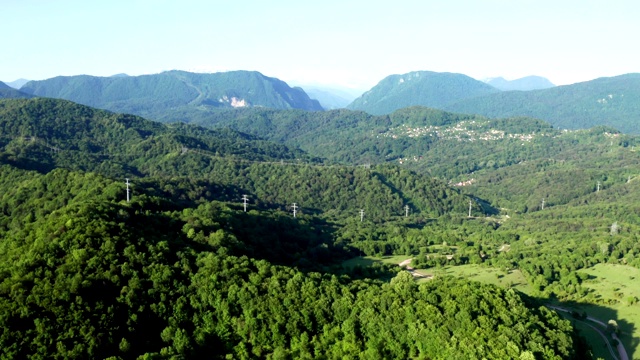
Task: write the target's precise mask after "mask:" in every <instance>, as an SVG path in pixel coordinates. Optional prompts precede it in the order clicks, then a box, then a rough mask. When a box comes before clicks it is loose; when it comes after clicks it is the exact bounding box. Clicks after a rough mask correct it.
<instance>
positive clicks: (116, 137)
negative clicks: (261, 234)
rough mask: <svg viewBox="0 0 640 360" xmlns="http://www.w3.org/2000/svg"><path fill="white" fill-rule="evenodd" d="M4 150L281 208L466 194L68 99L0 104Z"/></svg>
mask: <svg viewBox="0 0 640 360" xmlns="http://www.w3.org/2000/svg"><path fill="white" fill-rule="evenodd" d="M0 131H2V134H3V138H2V141H3V143H2V145H3V148H2V150H3V153H2V154H1V156H2V158H3V159H5V161H6V162H8V163H13V164H16V165H17V166H22V167H25V168H29V169H37V170H40V171H43V172H46V171H50V170H51V169H53V168H56V167H65V168H69V169H77V170H84V171H96V172H99V173H101V174H104V175H108V176H113V177H122V178H124V177H126V176H136V177H139V176H163V177H175V176H186V177H190V178H194V179H206V181H207V182H209V183H212V184H218V185H229V186H232V188H233V189H235V190H232V189H228V191H229V192H230V193H229V194H219V196H221V199H227V198H228V197H227V196H236V199H237V198H238V197H239V196H240V195H241V194H239V192H241V191H244V192H246V193H247V194H249V195H251V196H252V201H259V202H262V203H268V204H277V205H278V206H285V205H290V204H291V203H293V202H296V203H298V205H299V206H301V210H302V209H304V210H305V211H312V212H313V211H320V212H325V211H329V210H332V211H334V212H341V211H349V212H352V213H353V214H354V216H355V214H356V212H357V211H358V210H359V209H361V208H366V209H367V213H368V215H369V216H372V217H377V218H380V217H386V216H391V215H399V214H401V213H402V211H403V207H404V206H405V205H410V206H412V208H413V209H414V211H416V212H417V213H421V214H423V215H424V216H434V215H439V214H443V213H446V212H450V211H456V212H464V209H465V207H466V205H465V203H466V200H465V197H463V196H461V195H459V194H457V191H455V190H452V189H451V188H449V187H448V186H447V185H446V184H445V183H443V182H441V181H438V180H433V179H431V178H429V177H426V176H421V175H418V174H416V173H413V172H410V171H405V170H399V169H396V168H393V167H388V166H387V167H384V166H383V167H373V168H371V169H366V168H364V167H355V166H350V167H345V166H325V165H323V164H320V163H317V162H316V161H317V160H314V159H312V158H311V157H309V156H308V155H306V154H304V153H302V152H301V151H299V150H297V151H291V150H289V149H288V148H287V147H285V146H283V145H277V144H274V143H271V142H268V141H264V140H260V139H256V138H254V137H252V136H249V135H245V134H242V133H238V132H235V131H232V130H228V129H218V130H207V129H204V128H201V127H196V126H190V125H184V124H172V125H162V124H159V123H155V122H151V121H148V120H144V119H142V118H138V117H135V116H131V115H121V114H113V113H110V112H107V111H102V110H95V109H92V108H89V107H86V106H82V105H78V104H74V103H71V102H68V101H64V100H54V99H32V100H13V101H9V100H7V101H4V102H0Z"/></svg>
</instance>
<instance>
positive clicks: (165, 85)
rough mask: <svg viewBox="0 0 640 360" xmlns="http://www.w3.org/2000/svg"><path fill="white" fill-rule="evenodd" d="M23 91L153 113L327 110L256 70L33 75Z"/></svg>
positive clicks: (283, 83)
mask: <svg viewBox="0 0 640 360" xmlns="http://www.w3.org/2000/svg"><path fill="white" fill-rule="evenodd" d="M20 90H21V91H23V92H26V93H28V94H32V95H35V96H42V97H51V98H59V99H66V100H71V101H74V102H77V103H80V104H84V105H89V106H93V107H97V108H102V109H107V110H111V111H115V112H126V113H131V114H136V115H141V116H146V117H149V118H152V119H158V118H160V117H162V116H165V115H166V114H167V113H168V112H172V113H174V114H177V115H176V116H177V117H178V118H177V119H172V120H179V118H180V116H187V117H189V116H193V115H194V113H198V112H200V113H202V112H204V113H206V112H209V111H214V110H217V109H222V108H241V107H268V108H276V109H303V110H310V111H318V110H323V108H322V106H320V104H319V103H318V101H317V100H312V99H310V98H309V96H308V95H307V94H306V93H305V92H304V90H302V89H301V88H291V87H290V86H289V85H287V84H286V83H285V82H283V81H281V80H278V79H275V78H271V77H267V76H264V75H262V74H261V73H259V72H255V71H231V72H223V73H214V74H196V73H189V72H185V71H167V72H163V73H160V74H154V75H142V76H126V75H122V74H118V75H115V76H110V77H97V76H87V75H79V76H59V77H55V78H51V79H47V80H41V81H30V82H28V83H26V84H25V85H24V86H23V87H22V88H21V89H20Z"/></svg>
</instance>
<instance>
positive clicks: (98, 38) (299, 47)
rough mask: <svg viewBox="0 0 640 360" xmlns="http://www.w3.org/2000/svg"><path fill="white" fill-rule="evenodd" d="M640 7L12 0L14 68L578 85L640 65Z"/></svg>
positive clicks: (7, 41)
mask: <svg viewBox="0 0 640 360" xmlns="http://www.w3.org/2000/svg"><path fill="white" fill-rule="evenodd" d="M639 10H640V3H638V2H631V1H616V2H609V3H606V4H605V3H602V2H596V1H591V0H583V1H577V0H567V1H551V0H540V1H535V2H534V1H530V0H525V1H504V0H483V1H476V0H452V1H417V0H407V1H403V2H399V3H393V4H392V3H389V2H371V1H364V0H353V1H348V2H344V1H337V0H327V1H323V2H307V1H293V0H276V1H271V2H251V3H245V2H224V3H223V2H220V1H204V0H193V1H189V2H163V3H162V4H161V5H156V3H155V2H151V1H148V0H135V1H124V0H113V1H109V2H90V1H80V0H60V1H39V2H33V1H5V2H3V5H2V12H3V15H4V16H3V21H2V23H1V24H0V27H2V30H4V33H5V34H11V36H6V37H5V38H3V49H10V51H5V52H3V54H2V55H0V59H1V61H0V63H1V64H2V66H0V80H3V81H5V82H10V81H13V80H15V79H18V78H26V79H34V80H42V79H48V78H52V77H55V76H59V75H64V76H71V75H82V74H86V75H94V76H111V75H113V74H120V73H126V74H129V75H132V76H137V75H142V74H157V73H160V72H163V71H168V70H174V69H175V70H186V71H192V72H219V71H230V70H249V71H260V72H261V73H263V74H264V75H266V76H270V77H276V78H278V79H281V80H284V81H286V82H292V83H293V82H296V83H305V84H308V83H318V84H320V85H322V86H329V87H335V86H342V87H347V88H351V89H369V88H371V87H373V86H374V85H376V84H377V83H378V82H379V81H380V80H382V79H383V78H385V77H387V76H389V75H393V74H404V73H408V72H411V71H418V70H429V71H435V72H453V73H461V74H466V75H468V76H470V77H472V78H474V79H484V78H487V77H497V76H501V77H504V78H505V79H518V78H522V77H525V76H529V75H532V74H534V75H537V76H541V77H545V78H547V79H549V80H550V81H551V82H552V83H554V84H556V85H566V84H571V83H576V82H582V81H588V80H592V79H595V78H599V77H609V76H617V75H622V74H627V73H635V72H638V71H640V65H638V62H637V59H638V56H637V55H638V54H637V49H636V47H634V46H631V45H630V44H634V43H636V42H637V41H636V35H637V34H639V33H640V21H637V14H638V13H639V12H640V11H639ZM27 19H28V26H27V24H26V23H25V21H27ZM116 24H117V26H116ZM16 29H19V31H16ZM105 29H108V31H105ZM9 55H10V56H9Z"/></svg>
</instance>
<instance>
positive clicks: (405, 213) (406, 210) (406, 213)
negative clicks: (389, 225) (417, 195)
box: [404, 205, 409, 217]
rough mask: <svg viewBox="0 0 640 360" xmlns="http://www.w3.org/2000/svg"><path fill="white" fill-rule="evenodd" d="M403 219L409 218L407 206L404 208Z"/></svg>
mask: <svg viewBox="0 0 640 360" xmlns="http://www.w3.org/2000/svg"><path fill="white" fill-rule="evenodd" d="M404 217H409V205H405V206H404Z"/></svg>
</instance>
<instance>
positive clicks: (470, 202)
mask: <svg viewBox="0 0 640 360" xmlns="http://www.w3.org/2000/svg"><path fill="white" fill-rule="evenodd" d="M471 204H472V201H471V199H469V217H471Z"/></svg>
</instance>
